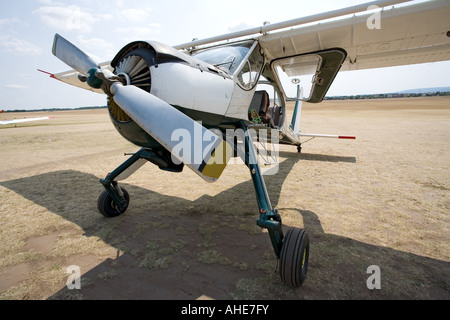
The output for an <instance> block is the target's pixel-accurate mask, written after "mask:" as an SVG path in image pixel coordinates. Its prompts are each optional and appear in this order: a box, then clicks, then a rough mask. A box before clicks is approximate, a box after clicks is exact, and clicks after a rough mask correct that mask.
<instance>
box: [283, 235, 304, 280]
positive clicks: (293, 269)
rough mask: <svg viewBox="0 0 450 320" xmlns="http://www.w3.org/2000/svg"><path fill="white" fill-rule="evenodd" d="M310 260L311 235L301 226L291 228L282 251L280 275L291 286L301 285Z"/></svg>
mask: <svg viewBox="0 0 450 320" xmlns="http://www.w3.org/2000/svg"><path fill="white" fill-rule="evenodd" d="M308 260H309V236H308V233H307V232H306V231H305V230H303V229H299V228H293V229H290V230H289V231H288V232H287V233H286V236H285V237H284V240H283V246H282V248H281V253H280V268H279V271H280V277H281V280H282V281H283V282H284V283H285V284H287V285H290V286H293V287H298V286H300V285H301V284H302V283H303V281H304V280H305V278H306V272H307V271H308Z"/></svg>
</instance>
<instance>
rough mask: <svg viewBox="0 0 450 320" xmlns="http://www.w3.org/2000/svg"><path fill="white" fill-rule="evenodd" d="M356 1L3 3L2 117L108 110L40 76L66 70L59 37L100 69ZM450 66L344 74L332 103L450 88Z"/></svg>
mask: <svg viewBox="0 0 450 320" xmlns="http://www.w3.org/2000/svg"><path fill="white" fill-rule="evenodd" d="M364 2H367V1H356V0H339V1H336V0H316V1H311V0H278V1H274V0H226V1H215V0H214V1H212V0H189V1H184V0H164V1H153V0H126V1H125V0H78V1H75V0H68V1H66V0H18V1H7V0H0V109H5V110H11V109H38V108H58V107H82V106H97V105H105V104H106V96H104V95H100V94H96V93H91V92H88V91H85V90H82V89H79V88H76V87H72V86H69V85H67V84H64V83H62V82H59V81H56V80H53V79H51V78H49V77H48V76H46V75H44V74H42V73H40V72H38V71H37V69H43V70H46V71H49V72H52V73H57V72H61V71H65V70H68V69H69V68H68V67H67V66H66V65H65V64H63V63H62V62H60V61H59V60H58V59H57V58H56V57H54V56H53V55H52V53H51V47H52V43H53V36H54V34H55V33H59V34H61V35H62V36H64V37H65V38H67V39H68V40H69V41H71V42H73V43H74V44H75V45H77V46H78V47H79V48H80V49H82V50H83V51H85V52H86V53H88V54H89V55H91V56H92V57H93V58H94V59H95V60H96V61H97V62H103V61H109V60H111V59H112V58H113V57H114V55H115V54H116V53H117V52H118V51H119V50H120V49H121V48H122V47H123V46H124V45H126V44H127V43H129V42H131V41H135V40H157V41H160V42H163V43H166V44H169V45H177V44H181V43H185V42H188V41H190V40H192V39H193V38H199V39H202V38H207V37H211V36H215V35H219V34H225V33H229V32H233V31H237V30H240V29H245V28H250V27H256V26H259V25H262V24H263V22H264V21H270V22H271V23H276V22H281V21H284V20H289V19H294V18H298V17H302V16H307V15H311V14H315V13H320V12H325V11H330V10H334V9H338V8H342V7H347V6H351V5H355V4H360V3H364ZM449 75H450V62H439V63H431V64H421V65H415V66H404V67H395V68H386V69H378V70H365V71H357V72H355V71H352V72H345V73H340V74H339V75H338V77H337V78H336V80H335V82H334V83H333V85H332V87H331V88H330V91H329V93H328V95H348V94H361V93H380V92H395V91H400V90H406V89H414V88H424V87H437V86H450V76H449Z"/></svg>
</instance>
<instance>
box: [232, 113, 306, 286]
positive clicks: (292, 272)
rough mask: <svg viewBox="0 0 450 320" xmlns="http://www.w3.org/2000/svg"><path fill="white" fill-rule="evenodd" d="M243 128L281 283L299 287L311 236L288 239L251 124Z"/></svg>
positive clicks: (295, 233)
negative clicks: (264, 175) (253, 139)
mask: <svg viewBox="0 0 450 320" xmlns="http://www.w3.org/2000/svg"><path fill="white" fill-rule="evenodd" d="M241 127H242V129H243V130H244V145H245V164H246V165H247V167H248V168H249V170H250V174H251V177H252V181H253V186H254V188H255V191H256V200H257V202H258V207H259V213H260V217H259V219H258V220H257V221H256V223H257V225H258V226H260V227H262V228H266V229H267V230H268V232H269V236H270V240H271V242H272V247H273V250H274V252H275V255H276V256H277V258H278V259H280V264H279V272H280V277H281V280H282V281H283V282H284V283H286V284H287V285H291V286H299V285H301V284H302V283H303V281H304V280H305V277H306V271H307V268H308V259H309V237H308V234H307V233H306V231H305V230H303V229H299V228H293V229H290V230H289V231H288V232H287V234H286V237H284V234H283V230H282V222H281V216H280V214H279V213H278V210H277V209H274V208H272V204H271V203H270V199H269V195H268V193H267V189H266V185H265V183H264V179H263V176H262V173H261V169H260V167H259V164H258V159H257V154H256V150H255V147H254V145H253V142H252V139H251V136H250V132H249V130H248V127H247V124H246V123H245V122H243V121H242V122H241Z"/></svg>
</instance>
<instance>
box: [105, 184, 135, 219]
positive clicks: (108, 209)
mask: <svg viewBox="0 0 450 320" xmlns="http://www.w3.org/2000/svg"><path fill="white" fill-rule="evenodd" d="M120 189H121V190H122V193H123V197H124V199H125V200H126V201H127V203H130V195H129V194H128V192H127V190H125V189H124V188H120ZM97 208H98V211H99V212H100V213H101V214H102V215H104V216H105V217H107V218H113V217H117V216H120V215H121V214H122V213H124V212H125V211H126V210H127V208H128V204H127V206H126V207H125V208H123V209H122V210H119V209H118V208H117V206H116V204H115V203H114V201H113V199H112V198H111V196H110V195H109V194H108V192H106V190H104V191H103V192H102V193H101V194H100V196H99V197H98V200H97Z"/></svg>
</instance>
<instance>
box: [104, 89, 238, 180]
mask: <svg viewBox="0 0 450 320" xmlns="http://www.w3.org/2000/svg"><path fill="white" fill-rule="evenodd" d="M111 92H112V93H113V97H114V101H115V102H116V103H117V104H118V105H119V106H120V107H121V108H122V109H123V110H124V111H125V112H126V113H127V114H128V115H129V116H130V118H132V119H133V120H134V121H135V122H136V123H137V124H138V125H139V126H140V127H141V128H143V129H144V130H145V131H146V132H147V133H148V134H149V135H151V136H152V137H153V138H154V139H155V140H156V141H158V142H159V143H160V144H161V145H162V146H163V147H165V148H166V149H167V150H169V151H170V152H171V153H172V156H174V157H175V158H176V159H178V160H179V161H181V162H183V163H184V164H185V165H187V166H188V167H189V168H190V169H192V170H193V171H194V172H196V173H197V174H199V175H200V176H201V177H202V178H203V179H205V180H206V181H209V182H214V181H216V180H217V179H218V178H219V177H220V175H221V174H222V172H223V170H224V169H225V166H226V165H227V163H228V160H229V159H230V158H231V155H232V148H231V146H230V145H229V144H228V143H227V142H225V141H224V140H223V139H222V137H220V136H218V135H216V134H215V133H213V132H212V131H210V130H208V129H207V128H205V127H203V126H202V125H201V124H200V123H198V122H196V121H194V120H193V119H192V118H190V117H188V116H186V115H185V114H184V113H182V112H181V111H179V110H177V109H175V108H174V107H172V106H171V105H170V104H168V103H166V102H165V101H163V100H161V99H159V98H158V97H156V96H154V95H152V94H150V93H148V92H145V91H143V90H141V89H139V88H137V87H135V86H123V85H122V84H120V83H114V84H113V85H112V86H111ZM172 159H173V158H172Z"/></svg>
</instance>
